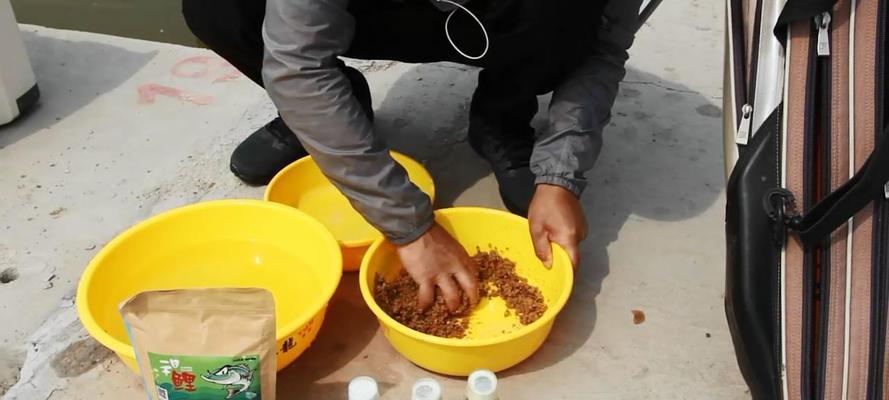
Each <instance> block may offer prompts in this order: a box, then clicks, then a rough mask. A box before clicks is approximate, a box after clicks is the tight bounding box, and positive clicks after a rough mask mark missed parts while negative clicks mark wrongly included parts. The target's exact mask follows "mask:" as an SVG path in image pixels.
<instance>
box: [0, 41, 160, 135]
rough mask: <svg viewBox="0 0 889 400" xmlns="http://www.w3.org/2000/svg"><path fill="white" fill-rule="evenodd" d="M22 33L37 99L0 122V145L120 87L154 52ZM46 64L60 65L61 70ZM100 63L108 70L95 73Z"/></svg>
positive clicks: (41, 127) (37, 130)
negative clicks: (5, 122) (12, 119)
mask: <svg viewBox="0 0 889 400" xmlns="http://www.w3.org/2000/svg"><path fill="white" fill-rule="evenodd" d="M22 36H23V39H24V41H25V47H26V48H27V50H28V56H29V57H30V61H31V66H32V67H33V69H34V74H35V75H36V77H37V85H38V86H39V87H40V101H39V102H38V104H37V107H35V108H34V109H33V110H31V111H30V112H28V113H27V114H25V115H23V116H22V117H21V118H19V119H18V120H16V121H15V122H13V123H11V124H8V125H4V126H0V149H2V148H4V147H6V146H9V145H11V144H13V143H15V142H17V141H19V140H21V139H24V138H25V137H28V136H29V135H31V134H33V133H36V132H39V131H41V130H43V129H46V128H49V127H51V126H52V125H54V124H56V123H58V122H59V121H61V120H62V119H64V118H65V117H67V116H69V115H71V114H73V113H74V112H75V111H77V110H79V109H80V108H81V107H83V106H85V105H87V104H89V103H91V102H92V101H93V100H95V99H96V98H98V97H99V96H101V95H103V94H104V93H106V92H108V91H110V90H112V89H114V88H116V87H118V86H120V84H122V83H123V82H125V81H126V80H127V79H128V78H129V77H131V76H132V75H133V74H135V73H136V72H137V71H138V70H139V69H141V68H142V67H143V66H145V65H146V64H148V62H149V61H151V59H152V58H154V56H155V54H156V52H149V53H139V52H134V51H130V50H126V49H124V48H122V47H117V46H112V45H108V44H103V43H96V42H86V41H72V40H61V39H59V38H50V37H46V36H42V35H40V34H38V33H34V32H31V31H28V30H23V31H22ZM49 63H60V64H61V65H60V66H61V67H63V68H57V67H56V66H55V65H49ZM102 64H104V65H111V66H113V68H104V71H105V73H102V74H96V73H95V68H96V65H102ZM50 71H52V73H50ZM124 128H125V127H121V129H124Z"/></svg>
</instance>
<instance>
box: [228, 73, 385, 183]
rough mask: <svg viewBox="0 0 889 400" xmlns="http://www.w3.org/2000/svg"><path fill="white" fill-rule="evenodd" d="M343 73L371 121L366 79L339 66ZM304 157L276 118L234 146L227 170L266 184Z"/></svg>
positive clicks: (294, 140)
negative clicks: (229, 169)
mask: <svg viewBox="0 0 889 400" xmlns="http://www.w3.org/2000/svg"><path fill="white" fill-rule="evenodd" d="M343 73H344V74H345V75H346V77H347V78H348V79H349V81H350V82H351V84H352V90H353V92H354V93H355V97H356V98H358V101H359V102H360V103H361V107H362V108H363V109H364V112H365V114H367V116H368V119H370V120H371V121H373V118H374V115H373V108H372V107H371V102H370V87H369V86H368V85H367V80H366V79H364V76H363V75H361V72H359V71H358V70H356V69H354V68H350V67H343ZM308 154H309V153H308V152H306V150H305V148H303V146H302V144H300V143H299V140H297V139H296V134H294V133H293V131H291V130H290V128H288V127H287V125H286V124H284V121H283V120H282V119H281V117H278V118H275V119H273V120H272V122H269V123H268V124H266V125H265V126H263V127H262V128H259V129H257V130H256V131H255V132H253V133H252V134H251V135H250V136H249V137H247V139H245V140H244V141H243V142H241V144H240V145H238V147H237V148H236V149H235V151H234V152H232V157H231V164H230V165H231V171H232V172H233V173H234V174H235V176H237V177H238V178H239V179H241V180H242V181H244V183H247V184H249V185H257V186H259V185H267V184H268V183H269V181H271V180H272V178H274V177H275V174H277V173H278V171H281V170H282V169H283V168H284V167H286V166H288V165H290V163H292V162H294V161H296V160H298V159H300V158H302V157H305V156H307V155H308Z"/></svg>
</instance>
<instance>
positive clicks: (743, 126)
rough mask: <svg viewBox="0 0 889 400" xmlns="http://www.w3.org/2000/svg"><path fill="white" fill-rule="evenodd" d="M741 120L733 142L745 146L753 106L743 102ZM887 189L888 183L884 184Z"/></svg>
mask: <svg viewBox="0 0 889 400" xmlns="http://www.w3.org/2000/svg"><path fill="white" fill-rule="evenodd" d="M740 115H741V122H739V123H738V131H737V132H736V133H735V143H736V144H739V145H742V146H746V145H747V143H748V142H749V141H750V124H751V123H752V122H753V106H751V105H750V104H744V105H743V106H741V114H740ZM886 187H887V190H889V184H887V185H886Z"/></svg>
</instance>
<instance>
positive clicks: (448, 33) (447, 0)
mask: <svg viewBox="0 0 889 400" xmlns="http://www.w3.org/2000/svg"><path fill="white" fill-rule="evenodd" d="M435 1H438V2H440V3H447V4H450V5H453V6H454V7H457V9H459V10H463V11H465V12H466V13H467V14H469V16H470V17H472V19H474V20H475V22H477V23H478V26H480V27H481V28H482V33H483V34H484V35H485V50H484V51H482V54H481V55H478V56H471V55H469V54H466V53H464V52H463V50H460V48H459V47H457V44H456V43H454V39H453V38H451V31H450V25H451V17H453V16H454V14H456V13H457V9H455V10H453V11H451V13H450V14H448V19H446V20H445V36H447V38H448V42H450V43H451V47H453V48H454V50H457V52H458V53H460V55H461V56H463V57H466V58H468V59H470V60H480V59H482V57H484V56H485V55H486V54H488V48H489V47H490V46H491V40H490V39H489V38H488V30H487V29H485V25H484V24H482V21H481V20H480V19H478V17H476V16H475V14H473V13H472V11H469V9H468V8H466V7H464V6H463V5H462V4H460V3H457V2H455V1H452V0H435Z"/></svg>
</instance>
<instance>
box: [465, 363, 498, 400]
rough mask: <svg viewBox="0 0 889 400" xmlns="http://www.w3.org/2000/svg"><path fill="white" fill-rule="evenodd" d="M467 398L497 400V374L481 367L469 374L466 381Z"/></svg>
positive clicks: (471, 399) (470, 399)
mask: <svg viewBox="0 0 889 400" xmlns="http://www.w3.org/2000/svg"><path fill="white" fill-rule="evenodd" d="M466 399H467V400H497V375H494V373H493V372H491V371H489V370H486V369H480V370H476V371H475V372H473V373H471V374H469V379H468V380H467V382H466Z"/></svg>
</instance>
